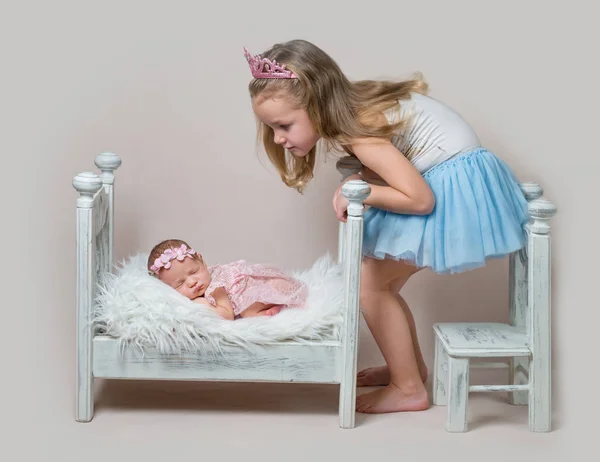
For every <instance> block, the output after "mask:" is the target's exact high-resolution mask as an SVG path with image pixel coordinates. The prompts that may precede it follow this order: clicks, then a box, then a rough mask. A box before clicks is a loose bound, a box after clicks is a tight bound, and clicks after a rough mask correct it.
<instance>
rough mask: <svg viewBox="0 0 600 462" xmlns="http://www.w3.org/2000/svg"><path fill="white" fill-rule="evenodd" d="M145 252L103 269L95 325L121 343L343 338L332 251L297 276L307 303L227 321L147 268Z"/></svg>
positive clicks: (166, 346) (167, 347)
mask: <svg viewBox="0 0 600 462" xmlns="http://www.w3.org/2000/svg"><path fill="white" fill-rule="evenodd" d="M147 256H148V255H147V254H138V255H135V256H132V257H130V258H129V259H128V260H126V261H125V262H122V263H121V264H120V265H118V266H117V268H116V270H115V273H114V274H105V275H104V276H103V277H102V278H101V281H100V283H99V287H98V292H97V295H96V310H95V313H94V320H93V321H94V324H95V328H96V331H99V332H102V333H104V334H106V335H109V336H111V337H115V338H117V339H118V341H119V342H120V346H121V347H123V346H125V345H130V346H131V345H132V346H136V347H140V348H141V349H144V347H153V348H156V349H157V350H158V351H160V352H161V353H170V354H176V353H180V352H183V351H194V352H197V353H200V354H202V353H211V352H212V353H214V352H219V351H221V348H222V347H224V346H232V345H233V346H245V347H251V346H252V345H256V344H267V343H273V342H278V341H297V342H302V341H310V340H339V338H340V328H341V325H342V322H343V318H342V306H343V301H344V294H343V280H342V269H341V266H340V265H338V264H337V262H334V261H333V260H332V258H331V256H330V255H329V254H326V255H324V256H322V257H321V258H319V259H318V260H317V261H316V262H315V263H314V264H313V266H312V267H311V268H309V269H307V270H305V271H292V272H290V273H291V274H292V275H293V276H295V277H297V278H299V279H301V280H303V281H305V282H306V283H307V284H308V287H309V292H310V293H309V296H308V301H307V307H306V308H303V309H286V310H282V311H281V312H280V313H279V314H277V315H276V316H271V317H267V316H261V317H256V318H246V319H237V320H235V321H227V320H224V319H222V318H221V317H220V316H218V315H217V314H216V313H214V312H213V311H212V310H210V309H209V308H207V307H203V306H202V305H199V304H197V303H194V302H192V301H191V300H188V299H187V298H186V297H184V296H182V295H181V294H179V293H178V292H177V291H175V290H173V289H172V288H170V287H169V286H167V285H166V284H164V283H162V282H160V281H159V280H157V279H156V278H154V277H152V276H150V275H149V274H148V273H147V270H146V259H147Z"/></svg>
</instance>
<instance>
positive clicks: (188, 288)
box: [159, 257, 211, 300]
mask: <svg viewBox="0 0 600 462" xmlns="http://www.w3.org/2000/svg"><path fill="white" fill-rule="evenodd" d="M159 278H160V280H161V281H163V282H164V283H166V284H168V285H170V286H171V287H173V288H174V289H175V290H176V291H177V292H179V293H180V294H181V295H183V296H185V297H187V298H189V299H190V300H194V299H195V298H198V297H201V296H202V295H204V292H206V288H207V287H208V285H209V284H210V282H211V276H210V273H209V272H208V268H206V265H205V264H204V262H203V261H202V259H195V258H188V257H186V258H184V259H183V261H179V260H172V261H171V267H170V268H169V269H164V268H163V269H161V270H160V274H159Z"/></svg>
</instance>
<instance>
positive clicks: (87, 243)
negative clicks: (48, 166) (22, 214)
mask: <svg viewBox="0 0 600 462" xmlns="http://www.w3.org/2000/svg"><path fill="white" fill-rule="evenodd" d="M73 187H74V188H75V189H76V190H77V192H79V194H80V196H79V197H78V198H77V289H76V290H77V310H76V323H75V326H76V329H77V333H76V342H77V350H76V358H75V361H76V364H77V366H76V367H77V375H76V387H75V395H76V403H75V420H77V421H78V422H89V421H90V420H92V416H93V414H94V391H93V384H94V382H93V381H94V377H93V373H92V335H93V331H92V325H91V323H90V321H91V316H92V309H93V303H94V289H95V288H94V284H95V280H96V275H95V271H96V270H95V264H94V261H95V252H96V236H95V230H94V216H93V215H94V196H95V194H96V193H97V192H98V191H100V189H101V188H102V180H101V179H100V177H99V176H98V175H96V174H95V173H91V172H84V173H80V174H79V175H77V176H76V177H75V178H74V179H73Z"/></svg>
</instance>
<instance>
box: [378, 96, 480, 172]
mask: <svg viewBox="0 0 600 462" xmlns="http://www.w3.org/2000/svg"><path fill="white" fill-rule="evenodd" d="M385 116H386V118H387V119H388V122H390V123H395V122H398V121H399V120H404V121H405V125H404V126H403V127H402V129H401V131H400V133H399V134H398V135H397V136H394V137H393V138H392V143H393V144H394V146H396V147H397V148H398V150H399V151H400V152H401V153H402V154H404V155H405V156H406V158H407V159H408V160H410V161H411V162H412V164H413V165H414V166H415V168H416V169H417V170H418V171H419V172H420V173H421V174H423V173H425V172H427V171H428V170H430V169H431V168H433V167H435V166H436V165H438V164H440V163H442V162H444V161H446V160H448V159H450V158H451V157H454V156H455V155H457V154H460V153H462V152H465V151H468V150H470V149H473V148H477V147H480V146H481V143H480V141H479V139H478V138H477V135H476V134H475V132H474V131H473V129H472V128H471V127H470V126H469V124H468V123H467V122H466V121H465V120H464V119H463V118H462V117H461V116H460V115H459V114H458V113H456V112H455V111H454V110H453V109H451V108H450V107H448V106H446V105H445V104H443V103H441V102H440V101H437V100H436V99H433V98H431V97H430V96H426V95H422V94H420V93H412V94H411V98H410V99H409V100H401V101H400V111H398V108H397V107H396V108H391V109H389V110H388V111H386V113H385ZM399 118H400V119H399Z"/></svg>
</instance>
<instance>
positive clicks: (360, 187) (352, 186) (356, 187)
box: [342, 180, 371, 217]
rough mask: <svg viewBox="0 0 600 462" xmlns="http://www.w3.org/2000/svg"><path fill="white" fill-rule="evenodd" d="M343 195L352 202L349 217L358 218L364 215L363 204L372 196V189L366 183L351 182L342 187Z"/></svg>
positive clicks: (359, 181)
mask: <svg viewBox="0 0 600 462" xmlns="http://www.w3.org/2000/svg"><path fill="white" fill-rule="evenodd" d="M342 194H343V195H344V197H345V198H346V199H348V201H349V202H350V204H349V205H348V216H353V217H357V216H360V215H362V212H363V208H364V207H363V203H364V201H365V199H366V198H367V197H369V194H371V187H370V186H369V185H368V184H367V183H366V182H365V181H362V180H350V181H347V182H346V183H344V186H342Z"/></svg>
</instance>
